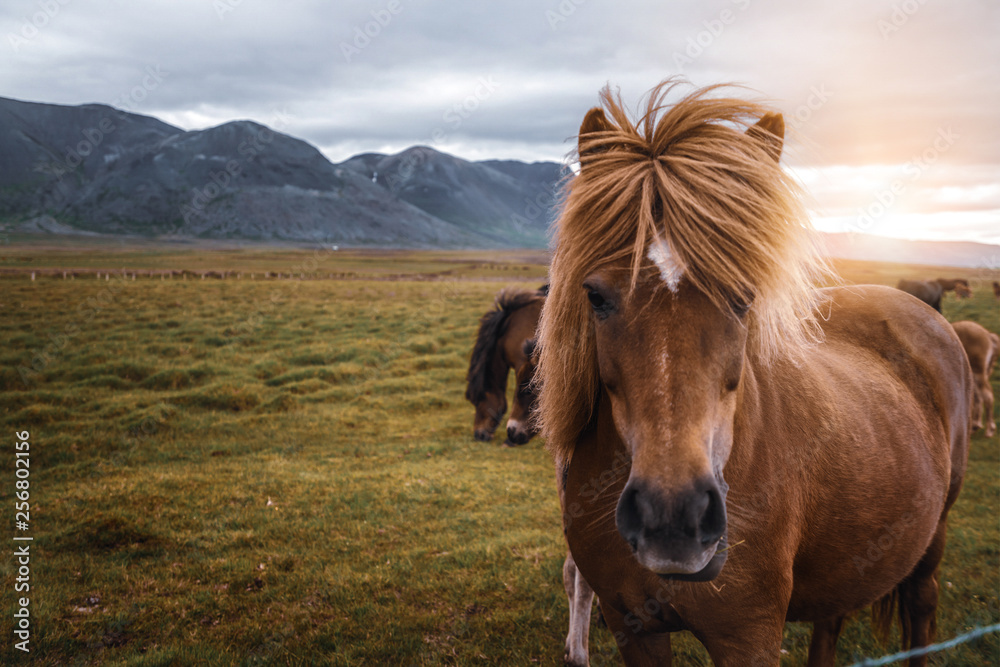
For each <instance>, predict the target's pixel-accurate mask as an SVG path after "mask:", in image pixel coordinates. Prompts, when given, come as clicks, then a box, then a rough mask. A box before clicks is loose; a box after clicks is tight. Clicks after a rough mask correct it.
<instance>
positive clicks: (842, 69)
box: [0, 0, 1000, 264]
mask: <svg viewBox="0 0 1000 667" xmlns="http://www.w3.org/2000/svg"><path fill="white" fill-rule="evenodd" d="M998 30H1000V2H997V1H996V0H836V1H832V0H831V1H827V2H819V1H814V0H804V1H803V0H708V1H706V0H668V1H662V0H661V1H659V2H656V1H652V0H650V1H621V0H618V1H615V2H611V1H610V0H607V1H605V0H531V1H529V0H509V1H504V2H483V1H479V2H476V1H466V2H459V1H458V0H337V1H335V2H334V1H331V2H320V1H319V0H301V1H296V0H288V1H286V2H283V3H278V2H274V1H271V2H264V0H172V1H170V2H168V1H166V0H162V1H158V2H152V1H150V2H141V1H126V0H103V1H102V0H5V1H4V2H3V4H2V7H0V34H2V36H3V44H2V45H0V51H2V52H3V58H2V59H0V63H3V64H2V65H0V96H6V97H13V98H16V99H22V100H29V101H37V102H52V103H59V104H83V103H88V102H101V103H106V104H113V105H115V106H118V107H122V108H126V109H130V110H132V111H134V112H137V113H143V114H148V115H152V116H156V117H158V118H160V119H162V120H164V121H166V122H169V123H172V124H174V125H177V126H180V127H182V128H184V129H201V128H205V127H210V126H213V125H217V124H219V123H223V122H226V121H229V120H235V119H243V118H249V119H253V120H256V121H258V122H261V123H264V124H267V125H270V126H272V127H275V128H276V129H280V130H281V131H283V132H286V133H288V134H291V135H293V136H296V137H299V138H302V139H305V140H307V141H309V142H310V143H312V144H314V145H316V146H317V147H318V148H319V149H320V150H322V151H323V152H324V153H325V154H326V155H327V156H328V157H329V158H330V159H331V160H333V161H341V160H343V159H346V158H347V157H350V156H351V155H353V154H356V153H360V152H369V151H376V152H387V153H388V152H396V151H399V150H402V149H404V148H406V147H408V146H411V145H414V144H425V145H430V146H433V147H434V148H437V149H439V150H442V151H445V152H449V153H453V154H455V155H458V156H460V157H464V158H468V159H488V158H514V159H520V160H526V161H532V160H557V161H558V160H562V159H563V158H564V156H565V155H566V154H567V152H568V151H569V150H570V149H571V148H572V137H573V135H574V134H575V133H576V131H577V129H578V128H579V123H580V121H581V120H582V118H583V114H584V113H585V112H586V110H587V109H588V108H589V107H591V106H593V105H594V104H596V102H597V93H598V91H599V89H600V88H601V87H602V86H604V85H605V84H607V83H611V84H612V85H613V86H619V87H620V88H621V91H622V94H623V96H624V97H625V99H626V100H627V101H629V102H636V101H638V99H639V97H640V96H641V95H642V94H643V93H644V92H646V91H647V90H648V89H649V88H651V87H652V86H654V85H655V84H656V83H658V82H659V81H660V80H662V79H664V78H666V77H668V76H672V75H678V74H681V75H684V76H685V77H687V78H688V79H689V80H690V81H691V82H692V83H693V84H695V85H697V86H702V85H707V84H712V83H719V82H738V83H741V84H745V85H747V86H749V87H751V88H752V89H754V90H755V91H759V97H760V98H766V99H768V100H770V101H771V102H772V103H773V105H774V106H776V107H777V108H779V109H780V110H782V111H783V112H784V113H785V115H786V120H787V121H788V123H789V125H790V127H791V129H792V130H793V132H794V138H793V139H792V143H791V146H790V148H791V150H790V152H789V153H788V154H787V155H786V161H787V163H788V164H789V165H790V167H791V168H792V169H793V170H794V171H795V172H796V173H797V174H798V175H799V177H800V178H801V179H802V180H803V182H804V183H805V184H806V185H807V187H808V189H809V190H810V191H811V192H812V194H813V195H814V197H815V210H816V219H817V224H818V225H819V226H821V227H822V228H825V229H831V230H855V231H866V232H869V233H874V234H880V235H886V236H896V237H903V238H931V239H948V240H957V239H969V240H979V241H987V242H991V243H998V244H1000V39H997V37H996V35H997V33H998ZM996 262H997V263H998V264H1000V254H998V255H997V257H996Z"/></svg>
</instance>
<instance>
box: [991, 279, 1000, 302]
mask: <svg viewBox="0 0 1000 667" xmlns="http://www.w3.org/2000/svg"><path fill="white" fill-rule="evenodd" d="M993 298H994V299H996V300H997V301H1000V283H998V282H997V281H995V280H994V281H993Z"/></svg>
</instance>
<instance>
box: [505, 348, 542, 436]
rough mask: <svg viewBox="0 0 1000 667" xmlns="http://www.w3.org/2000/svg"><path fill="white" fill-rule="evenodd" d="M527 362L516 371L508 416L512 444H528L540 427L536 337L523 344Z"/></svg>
mask: <svg viewBox="0 0 1000 667" xmlns="http://www.w3.org/2000/svg"><path fill="white" fill-rule="evenodd" d="M521 349H522V352H523V353H524V357H525V362H524V363H523V364H522V365H521V367H520V368H518V369H517V370H516V371H515V373H514V405H513V406H512V407H511V409H510V417H508V418H507V442H508V443H510V444H512V445H524V444H527V443H528V441H530V440H531V439H532V438H534V437H535V434H537V433H538V427H537V425H536V423H535V415H534V412H535V403H536V402H537V400H538V388H537V386H536V385H535V368H536V363H535V360H534V358H533V357H534V355H535V339H534V338H529V339H528V340H526V341H524V345H523V346H522V348H521Z"/></svg>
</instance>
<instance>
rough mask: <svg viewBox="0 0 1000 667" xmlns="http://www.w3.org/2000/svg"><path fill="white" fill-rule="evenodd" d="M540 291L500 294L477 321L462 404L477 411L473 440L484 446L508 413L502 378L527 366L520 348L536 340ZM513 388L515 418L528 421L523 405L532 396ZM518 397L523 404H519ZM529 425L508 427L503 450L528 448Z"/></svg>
mask: <svg viewBox="0 0 1000 667" xmlns="http://www.w3.org/2000/svg"><path fill="white" fill-rule="evenodd" d="M545 290H546V288H545V287H542V288H540V289H538V290H522V289H503V290H500V292H498V293H497V295H496V298H495V299H494V301H493V308H491V309H490V310H489V311H487V312H486V313H485V314H484V315H483V316H482V317H481V318H480V320H479V331H478V332H477V334H476V342H475V344H474V345H473V348H472V356H471V358H470V359H469V370H468V373H467V374H466V377H465V380H466V388H465V398H466V400H468V401H469V402H470V403H472V404H473V405H474V406H475V407H476V412H475V416H474V417H473V425H472V429H473V437H475V439H476V440H481V441H484V442H488V441H490V440H492V439H493V434H494V432H496V429H497V427H498V426H499V425H500V420H501V419H503V416H504V414H505V413H506V412H507V376H508V375H509V374H510V369H511V368H513V369H514V372H515V374H516V373H517V372H518V371H519V370H520V369H521V368H522V367H523V366H524V365H525V364H526V363H527V362H528V356H527V355H526V354H525V351H524V345H525V343H526V342H527V341H528V340H529V339H530V338H533V337H534V335H535V328H536V327H537V325H538V317H539V314H540V313H541V310H542V304H543V303H544V302H545V293H546V292H545ZM521 389H522V388H521V387H520V385H519V387H518V391H517V392H516V393H515V397H514V412H515V413H516V414H517V415H527V413H528V408H527V406H525V405H523V402H524V401H525V400H532V399H533V395H531V394H530V393H525V392H524V391H522V390H521ZM522 396H523V399H522ZM530 423H531V422H529V421H523V423H522V422H518V421H517V418H516V417H515V420H514V422H513V423H511V422H510V421H508V424H507V439H506V440H505V441H504V443H503V444H504V445H505V446H508V447H513V446H516V445H523V444H525V443H527V442H528V441H529V440H530V439H531V438H532V437H534V435H535V432H534V431H533V430H529V428H530V426H529V424H530Z"/></svg>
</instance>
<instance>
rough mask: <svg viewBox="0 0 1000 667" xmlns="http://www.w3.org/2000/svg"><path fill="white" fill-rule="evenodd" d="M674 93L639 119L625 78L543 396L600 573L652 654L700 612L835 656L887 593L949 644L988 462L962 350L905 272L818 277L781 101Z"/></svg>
mask: <svg viewBox="0 0 1000 667" xmlns="http://www.w3.org/2000/svg"><path fill="white" fill-rule="evenodd" d="M672 88H673V86H670V87H664V85H661V86H660V87H658V88H657V89H656V90H655V91H653V93H651V94H650V97H649V102H648V105H647V106H646V108H645V109H644V110H643V115H642V116H641V118H639V119H638V120H637V121H633V120H632V119H631V118H630V117H629V115H628V113H627V112H626V111H625V110H624V108H623V105H622V103H621V101H620V100H619V99H616V98H615V97H614V96H613V95H612V94H611V93H610V91H609V90H608V89H605V91H604V92H603V95H602V97H603V101H604V110H602V109H592V110H591V111H590V112H588V113H587V115H586V117H585V118H584V121H583V124H582V127H581V129H580V136H579V157H580V165H581V170H580V174H579V175H578V176H577V177H576V179H575V180H574V181H573V182H572V183H571V184H570V185H569V186H568V187H569V192H568V198H567V199H566V203H565V207H564V209H563V213H562V216H561V217H560V219H559V222H558V223H557V224H558V229H557V231H556V239H557V243H556V248H555V253H554V256H553V261H552V265H551V268H550V292H549V296H548V298H547V301H546V304H545V308H544V309H543V313H542V319H541V321H540V324H539V332H538V335H539V346H540V350H541V354H540V359H539V367H538V376H539V379H540V381H541V387H542V389H541V394H540V396H539V413H540V418H541V424H542V432H543V434H544V435H545V436H546V438H547V446H548V447H549V449H550V450H551V452H552V454H553V455H554V458H555V461H556V466H557V470H558V472H559V482H560V484H561V487H562V488H561V493H560V500H561V501H562V508H563V527H564V532H565V535H566V541H567V544H568V546H569V548H570V550H571V552H572V554H573V556H574V559H575V563H576V566H577V568H578V569H579V572H580V573H581V574H582V575H583V576H584V577H585V579H586V581H587V582H589V583H590V585H591V586H592V587H593V589H594V591H595V592H596V593H597V596H598V598H599V599H600V604H601V610H602V611H603V612H604V616H605V619H606V620H607V623H608V627H609V628H610V629H611V631H612V632H613V633H614V636H615V639H616V641H617V643H618V647H619V649H620V651H621V654H622V656H623V658H624V659H625V662H626V664H629V665H663V664H670V662H671V646H670V634H669V633H671V632H674V631H680V630H688V631H690V632H692V633H693V634H694V636H696V637H697V638H698V639H699V640H700V641H701V642H702V643H703V644H704V645H705V647H706V648H707V649H708V652H709V654H710V655H711V657H712V660H713V661H714V662H715V664H716V665H777V664H778V663H779V657H780V651H781V641H782V633H783V628H784V624H785V622H786V621H809V622H812V623H813V638H812V643H811V645H810V650H809V653H810V657H809V664H810V665H813V666H816V665H832V664H834V650H835V645H836V640H837V637H838V635H839V633H840V629H841V626H842V624H843V621H844V619H845V617H846V616H847V615H848V614H850V613H852V612H854V611H855V610H858V609H861V608H864V607H866V606H868V605H874V607H875V611H876V612H877V615H876V617H877V619H879V623H878V625H879V626H881V627H883V628H886V629H887V628H888V626H889V625H890V624H891V623H892V612H893V610H894V609H896V608H898V613H899V619H900V622H901V626H902V629H903V633H902V635H903V643H904V645H905V646H906V647H907V648H908V647H911V646H923V645H925V644H927V643H928V642H929V641H930V640H931V639H932V637H933V633H934V630H933V628H934V618H935V610H936V606H937V600H938V584H937V572H938V564H939V563H940V561H941V558H942V555H943V553H944V545H945V529H946V528H945V527H946V517H947V512H948V509H949V508H950V507H951V506H952V504H953V503H954V502H955V499H956V498H957V496H958V493H959V490H960V488H961V485H962V480H963V476H964V474H965V467H966V458H967V449H968V442H969V415H970V405H971V401H972V390H973V385H972V377H971V373H970V371H969V365H968V362H967V361H966V359H965V353H964V352H963V350H962V346H961V343H960V342H959V340H958V337H957V336H956V335H955V332H954V330H953V329H952V328H951V326H950V325H949V324H948V322H947V321H945V320H944V318H942V317H941V316H939V315H938V314H936V313H934V312H933V311H932V310H931V309H930V308H928V307H927V306H926V305H924V304H922V303H920V302H919V301H917V300H915V299H912V298H910V297H909V296H906V295H904V294H902V293H901V292H899V291H898V290H894V289H890V288H886V287H880V286H852V287H847V288H827V289H816V288H814V285H815V284H816V283H817V282H818V281H820V280H823V279H825V278H826V277H827V276H828V270H827V269H826V266H825V264H824V263H823V262H822V260H820V259H819V258H818V253H817V252H816V251H815V249H814V247H813V245H812V240H811V239H812V235H811V230H810V229H809V228H808V225H807V223H806V221H805V216H804V212H803V210H802V207H801V204H800V200H799V197H798V191H797V190H796V187H795V185H794V182H793V181H792V180H791V179H790V178H789V177H788V176H787V175H786V174H785V172H784V171H783V170H782V169H781V167H780V166H779V164H778V158H779V156H780V153H781V149H782V143H783V141H782V137H783V135H784V123H783V120H782V118H781V116H780V115H778V114H773V113H767V111H766V109H764V108H762V107H761V106H759V105H757V104H754V103H752V102H747V101H743V100H736V99H727V98H720V97H718V96H717V95H718V91H717V89H716V88H714V87H713V88H709V89H706V90H700V91H696V92H694V93H692V94H690V95H688V96H687V97H685V98H684V99H682V100H680V101H679V102H678V103H677V104H676V105H674V106H672V107H666V106H665V105H664V99H665V96H666V95H667V94H668V93H669V91H670V90H671V89H672ZM605 110H606V112H607V114H608V115H610V119H609V118H608V115H606V113H605ZM754 118H760V121H759V122H757V123H756V124H755V125H751V122H752V120H751V119H754ZM742 128H747V129H746V131H742ZM887 396H891V397H892V399H891V400H887V399H886V397H887ZM924 660H925V659H924V658H914V659H913V660H911V663H910V664H911V665H922V664H924Z"/></svg>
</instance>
